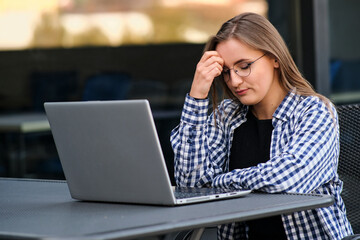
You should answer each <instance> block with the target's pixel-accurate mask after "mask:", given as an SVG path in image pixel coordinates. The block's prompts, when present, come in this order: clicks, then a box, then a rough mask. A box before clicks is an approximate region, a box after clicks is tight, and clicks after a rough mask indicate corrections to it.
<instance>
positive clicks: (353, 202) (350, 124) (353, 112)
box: [337, 104, 360, 240]
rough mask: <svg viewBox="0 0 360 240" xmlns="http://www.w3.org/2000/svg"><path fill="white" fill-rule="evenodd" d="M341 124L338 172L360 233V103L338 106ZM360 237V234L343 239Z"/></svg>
mask: <svg viewBox="0 0 360 240" xmlns="http://www.w3.org/2000/svg"><path fill="white" fill-rule="evenodd" d="M337 111H338V114H339V125H340V156H339V167H338V173H339V176H340V179H341V180H342V181H343V182H344V187H343V192H342V198H343V200H344V202H345V206H346V209H347V216H348V219H349V221H350V223H351V225H352V227H353V230H354V233H360V208H359V200H360V187H359V182H360V164H359V159H360V147H359V143H360V104H350V105H340V106H338V107H337ZM350 239H352V240H355V239H360V234H356V235H353V236H349V237H346V238H344V239H343V240H350Z"/></svg>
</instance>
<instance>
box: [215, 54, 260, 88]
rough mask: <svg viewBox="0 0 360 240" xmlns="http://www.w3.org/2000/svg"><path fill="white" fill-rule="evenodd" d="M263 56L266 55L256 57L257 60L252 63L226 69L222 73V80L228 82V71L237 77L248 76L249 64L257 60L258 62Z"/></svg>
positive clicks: (237, 64)
mask: <svg viewBox="0 0 360 240" xmlns="http://www.w3.org/2000/svg"><path fill="white" fill-rule="evenodd" d="M265 55H266V53H264V54H263V55H262V56H261V57H258V58H257V59H255V60H254V61H252V62H250V63H247V62H239V63H236V64H235V65H234V67H233V68H230V69H227V70H225V71H223V72H222V75H223V78H224V80H225V81H226V82H227V81H229V80H230V70H233V71H234V73H235V74H236V75H238V76H239V77H247V76H249V75H250V73H251V67H250V66H251V64H253V63H254V62H256V61H257V60H259V59H260V58H262V57H263V56H265Z"/></svg>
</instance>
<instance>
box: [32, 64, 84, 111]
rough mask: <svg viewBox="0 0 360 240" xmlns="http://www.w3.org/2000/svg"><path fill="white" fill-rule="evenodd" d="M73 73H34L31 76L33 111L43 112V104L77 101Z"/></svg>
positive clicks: (76, 85)
mask: <svg viewBox="0 0 360 240" xmlns="http://www.w3.org/2000/svg"><path fill="white" fill-rule="evenodd" d="M77 77H78V76H77V72H75V71H64V72H62V71H60V72H34V73H32V74H31V76H30V79H31V89H32V95H33V96H32V100H33V111H42V112H43V111H44V102H59V101H71V100H77V99H76V97H77V95H78V80H77Z"/></svg>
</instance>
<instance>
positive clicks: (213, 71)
mask: <svg viewBox="0 0 360 240" xmlns="http://www.w3.org/2000/svg"><path fill="white" fill-rule="evenodd" d="M223 65H224V60H223V59H222V58H221V57H220V56H219V54H218V53H217V52H216V51H208V52H205V53H204V55H203V56H202V58H201V59H200V61H199V63H198V65H197V72H199V73H200V74H201V75H203V77H204V78H206V79H211V80H212V79H213V78H215V77H217V76H219V75H220V74H221V72H222V70H223Z"/></svg>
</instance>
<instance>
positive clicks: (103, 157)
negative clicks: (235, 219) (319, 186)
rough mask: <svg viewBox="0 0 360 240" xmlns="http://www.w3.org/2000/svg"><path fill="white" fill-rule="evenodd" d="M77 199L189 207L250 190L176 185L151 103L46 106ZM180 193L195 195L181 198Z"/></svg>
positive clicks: (52, 104) (47, 104)
mask: <svg viewBox="0 0 360 240" xmlns="http://www.w3.org/2000/svg"><path fill="white" fill-rule="evenodd" d="M45 110H46V115H47V117H48V120H49V123H50V127H51V131H52V134H53V137H54V140H55V144H56V148H57V151H58V154H59V157H60V161H61V164H62V167H63V171H64V174H65V177H66V180H67V184H68V187H69V190H70V193H71V196H72V197H73V198H74V199H79V200H86V201H102V202H122V203H140V204H157V205H177V204H188V203H195V202H200V201H207V200H215V199H220V198H224V197H228V198H229V197H239V196H244V195H246V194H249V193H250V191H248V190H243V191H226V192H213V193H212V194H210V195H206V194H208V193H207V191H217V190H218V189H211V188H203V189H194V188H175V187H172V186H171V182H170V178H169V175H168V172H167V168H166V163H165V160H164V157H163V154H162V150H161V146H160V142H159V139H158V136H157V132H156V128H155V124H154V120H153V116H152V112H151V109H150V105H149V102H148V101H147V100H123V101H89V102H53V103H45ZM175 190H176V191H180V192H181V193H180V195H187V194H190V195H191V194H200V195H197V196H195V195H191V196H187V197H183V196H182V197H180V198H176V197H175V195H177V194H178V193H175Z"/></svg>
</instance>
